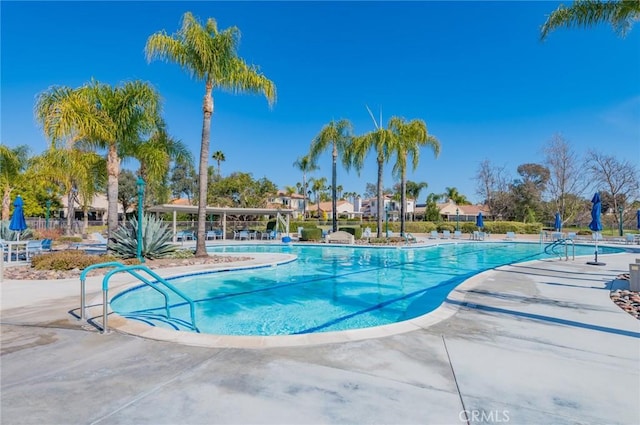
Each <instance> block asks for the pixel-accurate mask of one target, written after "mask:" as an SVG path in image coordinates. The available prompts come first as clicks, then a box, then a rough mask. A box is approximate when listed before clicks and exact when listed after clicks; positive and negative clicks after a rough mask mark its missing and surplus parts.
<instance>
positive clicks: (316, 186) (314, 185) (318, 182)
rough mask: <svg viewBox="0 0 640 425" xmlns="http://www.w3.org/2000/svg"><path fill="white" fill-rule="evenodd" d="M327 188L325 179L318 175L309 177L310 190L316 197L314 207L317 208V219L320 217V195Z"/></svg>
mask: <svg viewBox="0 0 640 425" xmlns="http://www.w3.org/2000/svg"><path fill="white" fill-rule="evenodd" d="M326 188H327V179H326V178H325V177H320V178H319V179H311V191H312V192H313V197H314V198H315V199H316V207H317V208H318V219H320V197H321V194H322V192H323V191H325V190H326Z"/></svg>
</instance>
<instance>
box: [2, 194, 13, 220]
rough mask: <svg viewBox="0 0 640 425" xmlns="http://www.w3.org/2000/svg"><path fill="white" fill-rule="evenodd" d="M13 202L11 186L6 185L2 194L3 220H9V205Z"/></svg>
mask: <svg viewBox="0 0 640 425" xmlns="http://www.w3.org/2000/svg"><path fill="white" fill-rule="evenodd" d="M10 204H11V187H10V186H6V187H5V188H4V194H3V195H2V221H9V220H10V219H11V218H10V217H9V205H10Z"/></svg>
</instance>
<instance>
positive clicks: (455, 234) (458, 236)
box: [453, 230, 462, 239]
mask: <svg viewBox="0 0 640 425" xmlns="http://www.w3.org/2000/svg"><path fill="white" fill-rule="evenodd" d="M453 239H462V232H461V231H460V230H456V231H455V232H453Z"/></svg>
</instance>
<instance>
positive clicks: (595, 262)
mask: <svg viewBox="0 0 640 425" xmlns="http://www.w3.org/2000/svg"><path fill="white" fill-rule="evenodd" d="M595 235H596V252H595V260H594V261H587V264H589V265H591V266H606V263H601V262H599V261H598V238H599V237H600V232H596V233H595Z"/></svg>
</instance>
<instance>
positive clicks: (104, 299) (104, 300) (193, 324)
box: [102, 265, 200, 334]
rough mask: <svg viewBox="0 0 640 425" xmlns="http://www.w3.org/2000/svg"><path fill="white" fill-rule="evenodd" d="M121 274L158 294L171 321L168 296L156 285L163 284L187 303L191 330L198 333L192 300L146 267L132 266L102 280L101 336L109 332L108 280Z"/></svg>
mask: <svg viewBox="0 0 640 425" xmlns="http://www.w3.org/2000/svg"><path fill="white" fill-rule="evenodd" d="M136 270H140V271H143V272H146V273H147V274H149V275H150V276H151V277H153V278H154V279H155V280H156V281H155V282H151V281H150V280H148V279H147V278H145V277H144V276H141V275H140V274H139V273H136V272H135V271H136ZM121 272H127V273H129V274H130V275H132V276H133V277H135V278H137V279H138V280H140V281H141V282H142V283H144V284H145V285H149V286H150V287H151V288H153V289H155V290H156V291H158V292H160V293H161V294H162V295H163V296H164V298H165V310H166V312H167V318H169V319H171V310H170V308H169V294H167V292H166V291H165V290H163V289H162V288H159V287H158V285H157V283H161V284H163V285H164V286H166V287H167V288H169V290H171V291H172V292H173V293H175V294H176V295H178V296H179V297H180V298H182V299H183V300H185V301H186V302H187V303H189V309H190V315H191V328H192V329H193V330H194V331H196V332H200V331H199V330H198V327H197V326H196V316H195V303H194V302H193V300H192V299H191V298H189V297H188V296H187V295H185V294H184V293H183V292H182V291H180V290H179V289H178V288H176V287H175V286H173V285H172V284H170V283H169V282H167V281H166V280H164V279H163V278H162V277H160V276H158V274H156V273H154V272H153V271H151V270H150V269H149V268H148V267H147V266H143V265H133V266H122V267H119V268H117V269H115V270H111V271H110V272H108V273H107V274H106V275H105V276H104V278H103V279H102V333H103V334H106V333H108V332H109V325H108V322H107V320H108V319H107V317H108V292H109V279H111V277H112V276H113V275H114V274H116V273H121Z"/></svg>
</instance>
